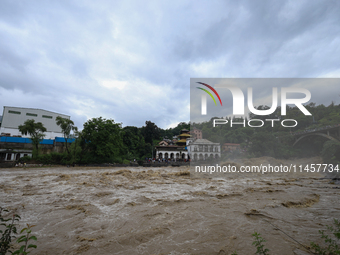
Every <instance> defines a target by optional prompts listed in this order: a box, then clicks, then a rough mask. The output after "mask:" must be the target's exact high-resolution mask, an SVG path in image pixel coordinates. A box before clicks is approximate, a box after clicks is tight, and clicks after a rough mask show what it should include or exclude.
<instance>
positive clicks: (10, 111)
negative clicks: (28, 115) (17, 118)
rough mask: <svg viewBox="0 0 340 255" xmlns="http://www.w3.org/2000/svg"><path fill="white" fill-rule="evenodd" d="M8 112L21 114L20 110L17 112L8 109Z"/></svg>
mask: <svg viewBox="0 0 340 255" xmlns="http://www.w3.org/2000/svg"><path fill="white" fill-rule="evenodd" d="M8 113H13V114H21V112H17V111H11V110H8Z"/></svg>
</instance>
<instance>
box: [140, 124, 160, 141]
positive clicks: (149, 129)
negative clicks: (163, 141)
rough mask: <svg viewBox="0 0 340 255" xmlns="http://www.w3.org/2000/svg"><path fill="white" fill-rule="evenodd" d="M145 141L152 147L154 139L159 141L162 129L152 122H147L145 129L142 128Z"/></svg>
mask: <svg viewBox="0 0 340 255" xmlns="http://www.w3.org/2000/svg"><path fill="white" fill-rule="evenodd" d="M142 132H143V135H144V139H145V142H146V143H149V144H151V145H152V142H153V140H154V139H159V137H160V128H159V127H157V125H156V124H155V123H153V122H151V121H145V127H143V128H142Z"/></svg>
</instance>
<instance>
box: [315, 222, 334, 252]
mask: <svg viewBox="0 0 340 255" xmlns="http://www.w3.org/2000/svg"><path fill="white" fill-rule="evenodd" d="M327 229H328V230H329V232H331V234H332V235H333V236H334V237H335V239H334V237H333V238H332V236H329V235H327V234H325V231H324V230H319V233H320V234H321V239H323V240H324V242H325V244H326V246H325V247H321V246H320V245H319V244H317V243H314V242H312V243H311V247H312V249H313V250H314V251H315V252H316V253H317V254H319V255H336V254H340V244H339V241H340V221H339V220H338V219H334V227H333V226H327Z"/></svg>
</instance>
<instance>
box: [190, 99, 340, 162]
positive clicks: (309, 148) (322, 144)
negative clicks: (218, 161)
mask: <svg viewBox="0 0 340 255" xmlns="http://www.w3.org/2000/svg"><path fill="white" fill-rule="evenodd" d="M305 107H306V109H307V110H308V111H309V112H310V113H311V114H312V115H311V116H306V115H304V114H303V113H302V112H301V110H300V109H299V108H297V107H296V106H295V107H289V106H287V114H286V115H285V116H282V115H281V108H280V107H278V108H277V109H276V111H274V112H273V113H272V114H271V115H269V116H259V115H255V114H252V113H251V114H249V116H248V118H245V119H243V118H233V119H231V118H225V119H226V120H228V123H227V124H224V125H217V126H216V127H213V119H215V118H218V119H221V118H223V116H222V117H214V118H212V119H211V120H210V121H207V122H203V123H192V127H196V128H198V129H201V130H202V132H203V137H204V138H206V139H208V140H210V141H213V142H218V143H220V144H224V143H238V144H241V147H242V148H243V151H244V152H245V153H244V154H246V155H247V156H249V157H259V156H272V157H276V158H289V157H308V156H315V155H322V156H323V157H324V158H325V159H326V158H327V159H330V158H333V159H334V160H335V159H337V160H339V159H340V157H339V156H340V155H339V154H340V146H339V143H337V142H334V141H329V140H328V139H327V138H324V137H318V136H310V137H306V138H304V139H302V140H301V141H300V142H299V143H298V144H296V146H294V147H293V146H292V145H293V143H294V141H295V138H294V133H296V132H305V131H306V130H307V131H308V130H313V129H316V130H317V129H319V128H321V127H325V126H332V125H337V124H340V104H339V105H335V104H334V103H333V102H332V103H331V104H330V105H329V106H325V105H323V104H321V105H318V106H316V104H315V103H310V104H308V105H306V106H305ZM256 108H257V109H258V110H266V109H269V108H270V107H268V106H265V105H261V106H258V107H256ZM254 119H258V120H262V121H263V122H264V123H265V124H264V125H263V126H262V127H258V128H254V127H249V126H248V124H247V123H248V121H249V120H254ZM266 119H267V120H268V119H277V120H279V121H275V123H274V126H273V127H272V123H271V122H270V121H266ZM283 119H294V120H296V121H297V125H296V127H284V126H282V125H281V123H280V122H281V121H282V120H283ZM231 121H233V122H234V123H235V122H238V123H242V122H243V121H245V123H246V125H245V126H246V127H243V125H239V124H236V125H233V126H232V127H231V126H230V122H231ZM257 123H259V121H258V122H257ZM293 124H294V123H289V125H293ZM254 125H255V124H254ZM256 125H259V124H256ZM330 144H331V146H330ZM326 155H328V156H327V157H326Z"/></svg>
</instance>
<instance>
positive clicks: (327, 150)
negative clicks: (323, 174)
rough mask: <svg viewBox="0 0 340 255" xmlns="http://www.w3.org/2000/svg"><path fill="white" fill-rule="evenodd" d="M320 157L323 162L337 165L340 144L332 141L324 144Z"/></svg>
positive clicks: (339, 157) (339, 159)
mask: <svg viewBox="0 0 340 255" xmlns="http://www.w3.org/2000/svg"><path fill="white" fill-rule="evenodd" d="M321 156H322V159H323V161H324V162H327V163H332V164H338V163H339V161H340V143H339V142H337V141H333V140H330V141H327V142H325V143H324V145H323V147H322V151H321Z"/></svg>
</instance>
